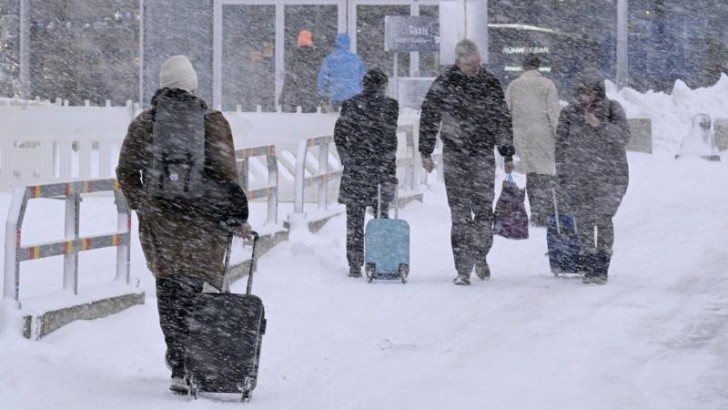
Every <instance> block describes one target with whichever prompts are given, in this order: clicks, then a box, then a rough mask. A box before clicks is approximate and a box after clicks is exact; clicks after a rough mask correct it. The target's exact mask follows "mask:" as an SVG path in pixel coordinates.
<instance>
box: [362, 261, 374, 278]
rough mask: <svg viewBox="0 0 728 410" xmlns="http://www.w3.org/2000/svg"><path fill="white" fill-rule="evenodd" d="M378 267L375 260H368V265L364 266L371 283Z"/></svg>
mask: <svg viewBox="0 0 728 410" xmlns="http://www.w3.org/2000/svg"><path fill="white" fill-rule="evenodd" d="M376 268H377V265H376V264H375V263H374V262H367V264H366V266H365V267H364V270H365V271H366V274H367V279H369V283H371V282H372V281H373V280H374V272H375V270H376Z"/></svg>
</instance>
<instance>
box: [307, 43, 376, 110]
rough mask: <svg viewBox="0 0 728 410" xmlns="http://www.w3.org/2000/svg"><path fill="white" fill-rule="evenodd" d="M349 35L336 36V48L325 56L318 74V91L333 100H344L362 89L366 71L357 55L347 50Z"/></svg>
mask: <svg viewBox="0 0 728 410" xmlns="http://www.w3.org/2000/svg"><path fill="white" fill-rule="evenodd" d="M349 43H350V39H349V35H348V34H346V33H340V34H338V35H337V36H336V45H335V47H336V49H335V50H334V51H332V52H331V53H330V54H329V55H327V56H326V58H325V59H324V62H323V63H322V64H321V69H320V70H319V75H318V89H319V93H320V94H321V95H322V96H324V97H326V98H328V99H329V100H331V101H333V102H339V101H344V100H346V99H347V98H351V97H353V96H355V95H357V94H359V93H360V92H361V91H362V79H363V78H364V74H365V72H366V68H364V63H362V61H361V58H359V56H358V55H356V54H354V53H352V52H351V51H349Z"/></svg>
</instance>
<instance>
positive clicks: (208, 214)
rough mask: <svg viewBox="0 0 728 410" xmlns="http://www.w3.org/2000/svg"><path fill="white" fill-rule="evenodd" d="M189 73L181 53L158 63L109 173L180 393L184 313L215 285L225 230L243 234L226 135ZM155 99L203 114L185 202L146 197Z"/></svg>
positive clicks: (241, 199)
mask: <svg viewBox="0 0 728 410" xmlns="http://www.w3.org/2000/svg"><path fill="white" fill-rule="evenodd" d="M196 88H197V74H196V73H195V70H194V68H193V67H192V64H191V63H190V61H189V60H188V59H187V57H185V56H182V55H178V56H174V57H170V58H169V59H168V60H166V61H165V62H164V63H163V64H162V69H161V73H160V90H158V91H157V92H156V93H155V95H154V97H153V98H152V108H151V109H149V110H146V111H144V112H143V113H141V114H140V115H139V116H137V117H136V118H135V119H134V120H133V121H132V123H131V124H130V125H129V130H128V132H127V134H126V138H125V139H124V143H123V145H122V147H121V153H120V155H119V164H118V167H117V168H116V175H117V178H118V180H119V184H120V186H121V190H122V192H123V193H124V196H125V197H126V198H127V200H128V202H129V206H130V207H131V209H133V210H136V211H137V217H138V219H139V238H140V242H141V245H142V250H143V251H144V256H145V259H146V261H147V266H148V267H149V269H150V270H151V271H152V274H154V276H155V278H156V289H157V308H158V310H159V321H160V325H161V328H162V333H163V334H164V340H165V342H166V344H167V355H166V360H167V364H168V366H169V367H170V368H171V370H172V385H171V386H170V389H171V390H173V391H181V392H186V391H187V390H186V386H185V384H184V382H183V380H182V378H183V376H184V360H183V357H184V346H185V339H186V336H187V324H186V320H185V318H186V316H187V315H188V313H189V309H190V308H191V306H192V303H193V301H194V298H195V297H196V296H197V295H198V294H199V293H200V292H201V291H202V288H203V286H204V284H205V283H207V284H209V285H211V286H213V287H216V288H218V289H221V288H222V287H223V283H222V282H223V278H222V275H223V269H224V261H225V257H226V252H227V247H228V243H229V241H230V240H231V235H232V234H237V235H239V236H243V237H249V236H250V225H248V223H247V222H246V220H247V217H248V203H247V199H246V198H245V194H244V192H243V191H242V189H241V188H240V186H239V185H238V174H237V168H236V166H235V148H234V146H233V138H232V133H231V131H230V125H229V124H228V122H227V120H226V119H225V117H223V115H222V113H220V112H218V111H211V110H207V109H206V108H207V106H206V104H205V102H204V101H202V100H201V99H199V98H198V97H195V96H194V94H193V91H194V90H195V89H196ZM160 101H166V102H168V103H169V104H172V103H171V102H170V101H193V102H196V104H197V105H198V106H199V107H200V108H202V110H201V111H200V112H201V113H204V140H205V141H204V172H203V175H204V179H203V181H204V186H203V187H202V188H201V189H204V191H205V192H204V194H203V195H201V197H200V199H198V200H195V201H190V202H175V203H168V202H160V201H159V200H158V199H155V197H154V196H153V195H150V189H149V187H150V184H151V183H152V182H153V181H152V179H151V177H150V176H151V174H153V172H152V171H151V169H152V168H151V167H152V162H153V161H154V148H153V147H154V145H153V144H154V138H155V137H154V129H155V121H156V119H157V111H158V108H159V104H160Z"/></svg>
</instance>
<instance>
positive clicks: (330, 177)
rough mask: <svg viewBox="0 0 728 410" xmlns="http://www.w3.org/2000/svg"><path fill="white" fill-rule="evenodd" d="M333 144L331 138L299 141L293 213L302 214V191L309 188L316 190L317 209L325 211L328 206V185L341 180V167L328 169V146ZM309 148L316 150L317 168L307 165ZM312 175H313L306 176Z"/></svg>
mask: <svg viewBox="0 0 728 410" xmlns="http://www.w3.org/2000/svg"><path fill="white" fill-rule="evenodd" d="M333 143H334V137H333V136H325V137H317V138H310V139H307V140H306V141H301V143H300V144H299V145H298V155H297V156H296V175H295V181H294V186H293V211H294V212H295V213H297V214H300V213H303V202H304V197H303V194H304V190H305V189H306V188H307V187H310V186H316V187H317V188H318V201H317V203H318V209H326V207H327V205H328V189H327V186H328V183H329V182H331V181H337V180H338V179H340V178H341V174H342V170H343V167H342V166H341V165H339V166H338V167H336V168H331V169H330V167H329V153H330V152H331V151H329V145H331V144H333ZM311 148H316V149H318V152H317V153H316V158H317V160H318V166H316V167H313V166H312V165H311V164H308V161H307V155H308V151H309V149H311ZM307 173H308V174H313V175H307Z"/></svg>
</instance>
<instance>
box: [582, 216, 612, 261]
mask: <svg viewBox="0 0 728 410" xmlns="http://www.w3.org/2000/svg"><path fill="white" fill-rule="evenodd" d="M576 224H577V225H576V229H577V232H578V235H579V243H580V244H581V249H582V253H584V254H593V253H597V252H605V253H608V254H610V255H611V254H612V246H613V245H614V222H612V217H611V216H607V215H602V216H599V215H594V214H589V213H584V214H577V215H576Z"/></svg>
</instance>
